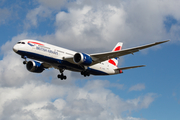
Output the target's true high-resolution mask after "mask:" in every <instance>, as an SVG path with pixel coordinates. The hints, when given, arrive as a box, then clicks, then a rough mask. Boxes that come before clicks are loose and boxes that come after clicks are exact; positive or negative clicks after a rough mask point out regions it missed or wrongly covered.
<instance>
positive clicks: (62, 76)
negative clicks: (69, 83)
mask: <svg viewBox="0 0 180 120" xmlns="http://www.w3.org/2000/svg"><path fill="white" fill-rule="evenodd" d="M59 71H60V73H61V74H58V75H57V77H58V78H59V79H61V80H63V79H64V80H66V79H67V77H66V76H65V75H64V74H63V72H64V69H60V70H59Z"/></svg>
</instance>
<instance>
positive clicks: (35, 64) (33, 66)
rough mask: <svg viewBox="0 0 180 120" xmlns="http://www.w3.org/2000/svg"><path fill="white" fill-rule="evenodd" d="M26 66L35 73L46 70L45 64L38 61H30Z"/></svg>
mask: <svg viewBox="0 0 180 120" xmlns="http://www.w3.org/2000/svg"><path fill="white" fill-rule="evenodd" d="M26 68H27V69H28V70H29V71H30V72H34V73H42V72H43V71H44V67H43V65H42V64H41V63H39V62H36V61H28V62H27V64H26Z"/></svg>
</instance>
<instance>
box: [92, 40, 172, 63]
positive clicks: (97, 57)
mask: <svg viewBox="0 0 180 120" xmlns="http://www.w3.org/2000/svg"><path fill="white" fill-rule="evenodd" d="M168 41H169V40H165V41H161V42H155V43H152V44H147V45H143V46H138V47H134V48H129V49H123V50H120V51H113V52H105V53H96V54H90V56H91V58H92V59H93V63H92V64H91V65H94V64H97V63H100V62H103V61H105V60H108V59H111V58H116V57H120V56H124V55H127V54H133V53H135V52H138V51H139V50H142V49H145V48H149V47H152V46H155V45H159V44H162V43H165V42H168Z"/></svg>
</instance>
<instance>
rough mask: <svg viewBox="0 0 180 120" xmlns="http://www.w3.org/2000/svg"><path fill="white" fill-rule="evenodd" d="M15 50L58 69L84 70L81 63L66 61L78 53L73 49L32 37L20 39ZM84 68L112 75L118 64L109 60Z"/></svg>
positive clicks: (95, 73)
mask: <svg viewBox="0 0 180 120" xmlns="http://www.w3.org/2000/svg"><path fill="white" fill-rule="evenodd" d="M13 50H14V51H15V52H16V53H18V54H19V55H21V56H27V57H28V58H31V59H34V60H38V61H41V62H44V63H47V64H50V65H51V66H52V67H54V68H56V69H59V68H62V67H63V68H65V69H68V70H72V71H77V72H80V71H82V70H81V68H82V66H81V65H78V64H76V63H74V64H72V63H69V62H67V61H64V59H65V58H68V57H73V56H74V55H75V54H76V53H77V52H75V51H72V50H68V49H65V48H62V47H57V46H54V45H51V44H48V43H44V42H40V41H36V40H30V39H26V40H21V41H19V43H17V44H16V45H15V46H14V48H13ZM84 68H85V69H89V70H92V72H91V73H90V74H93V75H112V74H116V73H115V70H114V69H117V66H115V65H113V64H111V63H109V62H108V60H107V61H104V62H101V63H97V64H95V65H92V66H84Z"/></svg>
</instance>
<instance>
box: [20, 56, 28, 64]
mask: <svg viewBox="0 0 180 120" xmlns="http://www.w3.org/2000/svg"><path fill="white" fill-rule="evenodd" d="M21 58H23V59H25V61H23V64H24V65H25V64H26V63H27V60H26V59H27V56H21Z"/></svg>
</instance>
